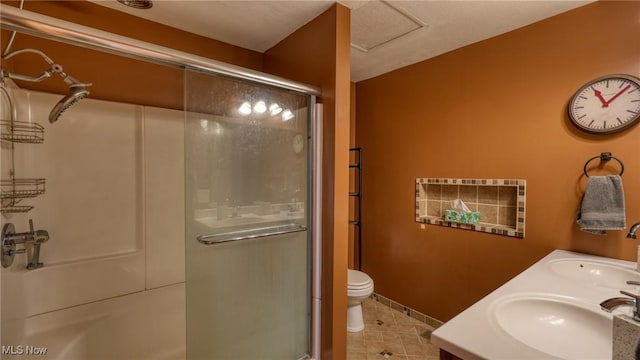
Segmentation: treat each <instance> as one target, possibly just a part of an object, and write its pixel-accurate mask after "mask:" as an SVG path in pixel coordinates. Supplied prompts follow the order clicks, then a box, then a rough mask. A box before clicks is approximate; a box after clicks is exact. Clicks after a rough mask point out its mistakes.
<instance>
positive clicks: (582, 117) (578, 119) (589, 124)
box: [578, 114, 591, 125]
mask: <svg viewBox="0 0 640 360" xmlns="http://www.w3.org/2000/svg"><path fill="white" fill-rule="evenodd" d="M585 116H587V114H584V115H582V116H580V117H579V118H578V120H580V119H582V118H583V117H585ZM589 125H591V124H589Z"/></svg>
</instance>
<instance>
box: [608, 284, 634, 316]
mask: <svg viewBox="0 0 640 360" xmlns="http://www.w3.org/2000/svg"><path fill="white" fill-rule="evenodd" d="M627 284H629V285H640V282H638V281H632V280H630V281H627ZM620 293H621V294H622V295H627V296H630V297H614V298H611V299H607V300H605V301H603V302H601V303H600V308H601V309H602V310H604V311H606V312H608V313H610V312H612V311H613V310H615V309H616V308H618V307H619V306H623V305H627V306H633V320H636V321H640V294H634V293H630V292H628V291H625V290H620Z"/></svg>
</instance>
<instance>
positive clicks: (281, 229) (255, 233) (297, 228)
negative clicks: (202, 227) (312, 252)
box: [196, 223, 307, 245]
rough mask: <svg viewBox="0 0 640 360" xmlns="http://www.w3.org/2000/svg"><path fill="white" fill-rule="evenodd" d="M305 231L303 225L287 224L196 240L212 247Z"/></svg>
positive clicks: (204, 236) (201, 237) (225, 233)
mask: <svg viewBox="0 0 640 360" xmlns="http://www.w3.org/2000/svg"><path fill="white" fill-rule="evenodd" d="M306 230H307V227H306V226H305V225H302V224H296V223H289V224H278V225H273V226H265V227H260V228H252V229H246V230H238V231H229V232H224V233H217V234H207V235H199V236H197V237H196V239H198V242H199V243H201V244H204V245H214V244H222V243H226V242H231V241H240V240H251V239H258V238H263V237H268V236H275V235H284V234H290V233H296V232H301V231H306Z"/></svg>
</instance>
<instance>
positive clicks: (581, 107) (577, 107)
mask: <svg viewBox="0 0 640 360" xmlns="http://www.w3.org/2000/svg"><path fill="white" fill-rule="evenodd" d="M635 101H640V100H635ZM574 109H584V106H576V107H574Z"/></svg>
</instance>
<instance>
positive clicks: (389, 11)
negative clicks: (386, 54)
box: [351, 1, 426, 52]
mask: <svg viewBox="0 0 640 360" xmlns="http://www.w3.org/2000/svg"><path fill="white" fill-rule="evenodd" d="M425 26H426V25H425V24H423V23H422V22H420V21H419V20H418V19H416V18H414V17H412V16H409V15H408V14H406V13H404V12H402V11H401V10H399V9H397V8H396V7H394V6H392V5H391V4H389V3H387V2H385V1H368V2H367V3H366V4H364V5H362V6H360V7H357V8H354V9H353V10H352V11H351V46H352V47H354V48H356V49H358V50H360V51H363V52H368V51H370V50H371V49H373V48H376V47H378V46H380V45H382V44H386V43H388V42H390V41H392V40H395V39H397V38H399V37H402V36H404V35H407V34H409V33H411V32H413V31H415V30H418V29H421V28H423V27H425Z"/></svg>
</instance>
